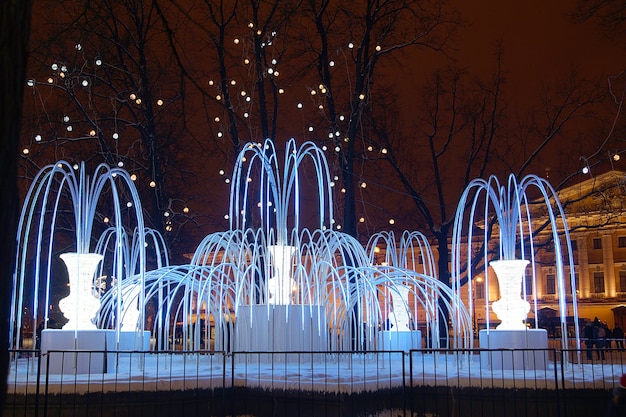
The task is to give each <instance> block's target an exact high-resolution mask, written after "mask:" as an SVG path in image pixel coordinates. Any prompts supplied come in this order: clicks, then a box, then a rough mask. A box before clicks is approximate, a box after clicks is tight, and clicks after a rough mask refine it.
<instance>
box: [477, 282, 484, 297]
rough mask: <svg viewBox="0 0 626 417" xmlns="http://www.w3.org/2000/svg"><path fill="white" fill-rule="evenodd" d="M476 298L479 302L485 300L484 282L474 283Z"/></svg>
mask: <svg viewBox="0 0 626 417" xmlns="http://www.w3.org/2000/svg"><path fill="white" fill-rule="evenodd" d="M476 298H477V299H480V300H484V299H485V283H484V282H477V283H476Z"/></svg>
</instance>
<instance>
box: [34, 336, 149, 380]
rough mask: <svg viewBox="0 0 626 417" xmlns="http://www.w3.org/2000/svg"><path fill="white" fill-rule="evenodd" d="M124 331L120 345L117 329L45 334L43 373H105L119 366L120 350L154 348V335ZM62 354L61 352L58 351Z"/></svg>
mask: <svg viewBox="0 0 626 417" xmlns="http://www.w3.org/2000/svg"><path fill="white" fill-rule="evenodd" d="M143 333H144V334H143V337H141V334H140V333H137V332H120V341H119V345H117V344H116V341H115V339H116V337H115V335H116V332H115V330H101V329H99V330H77V331H74V330H59V329H44V330H43V331H42V332H41V354H42V355H43V359H42V361H41V371H42V372H44V373H45V372H46V371H47V372H49V373H50V374H66V375H77V374H101V373H105V372H111V371H113V370H114V367H115V354H113V353H108V352H112V351H118V350H144V351H147V350H149V349H150V332H148V331H144V332H143ZM56 351H59V352H56Z"/></svg>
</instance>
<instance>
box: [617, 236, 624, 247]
mask: <svg viewBox="0 0 626 417" xmlns="http://www.w3.org/2000/svg"><path fill="white" fill-rule="evenodd" d="M617 247H618V248H626V236H618V237H617Z"/></svg>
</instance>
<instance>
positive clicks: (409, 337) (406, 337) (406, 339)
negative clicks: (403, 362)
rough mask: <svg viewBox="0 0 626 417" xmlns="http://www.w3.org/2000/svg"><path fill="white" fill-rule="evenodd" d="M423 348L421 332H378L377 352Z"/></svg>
mask: <svg viewBox="0 0 626 417" xmlns="http://www.w3.org/2000/svg"><path fill="white" fill-rule="evenodd" d="M421 348H422V332H421V331H420V330H403V331H395V330H382V331H380V332H378V335H377V340H376V350H403V351H405V352H408V351H409V350H411V349H421Z"/></svg>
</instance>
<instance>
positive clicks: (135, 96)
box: [129, 93, 137, 100]
mask: <svg viewBox="0 0 626 417" xmlns="http://www.w3.org/2000/svg"><path fill="white" fill-rule="evenodd" d="M129 98H130V99H131V100H135V99H136V98H137V95H136V94H135V93H131V95H130V96H129Z"/></svg>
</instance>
